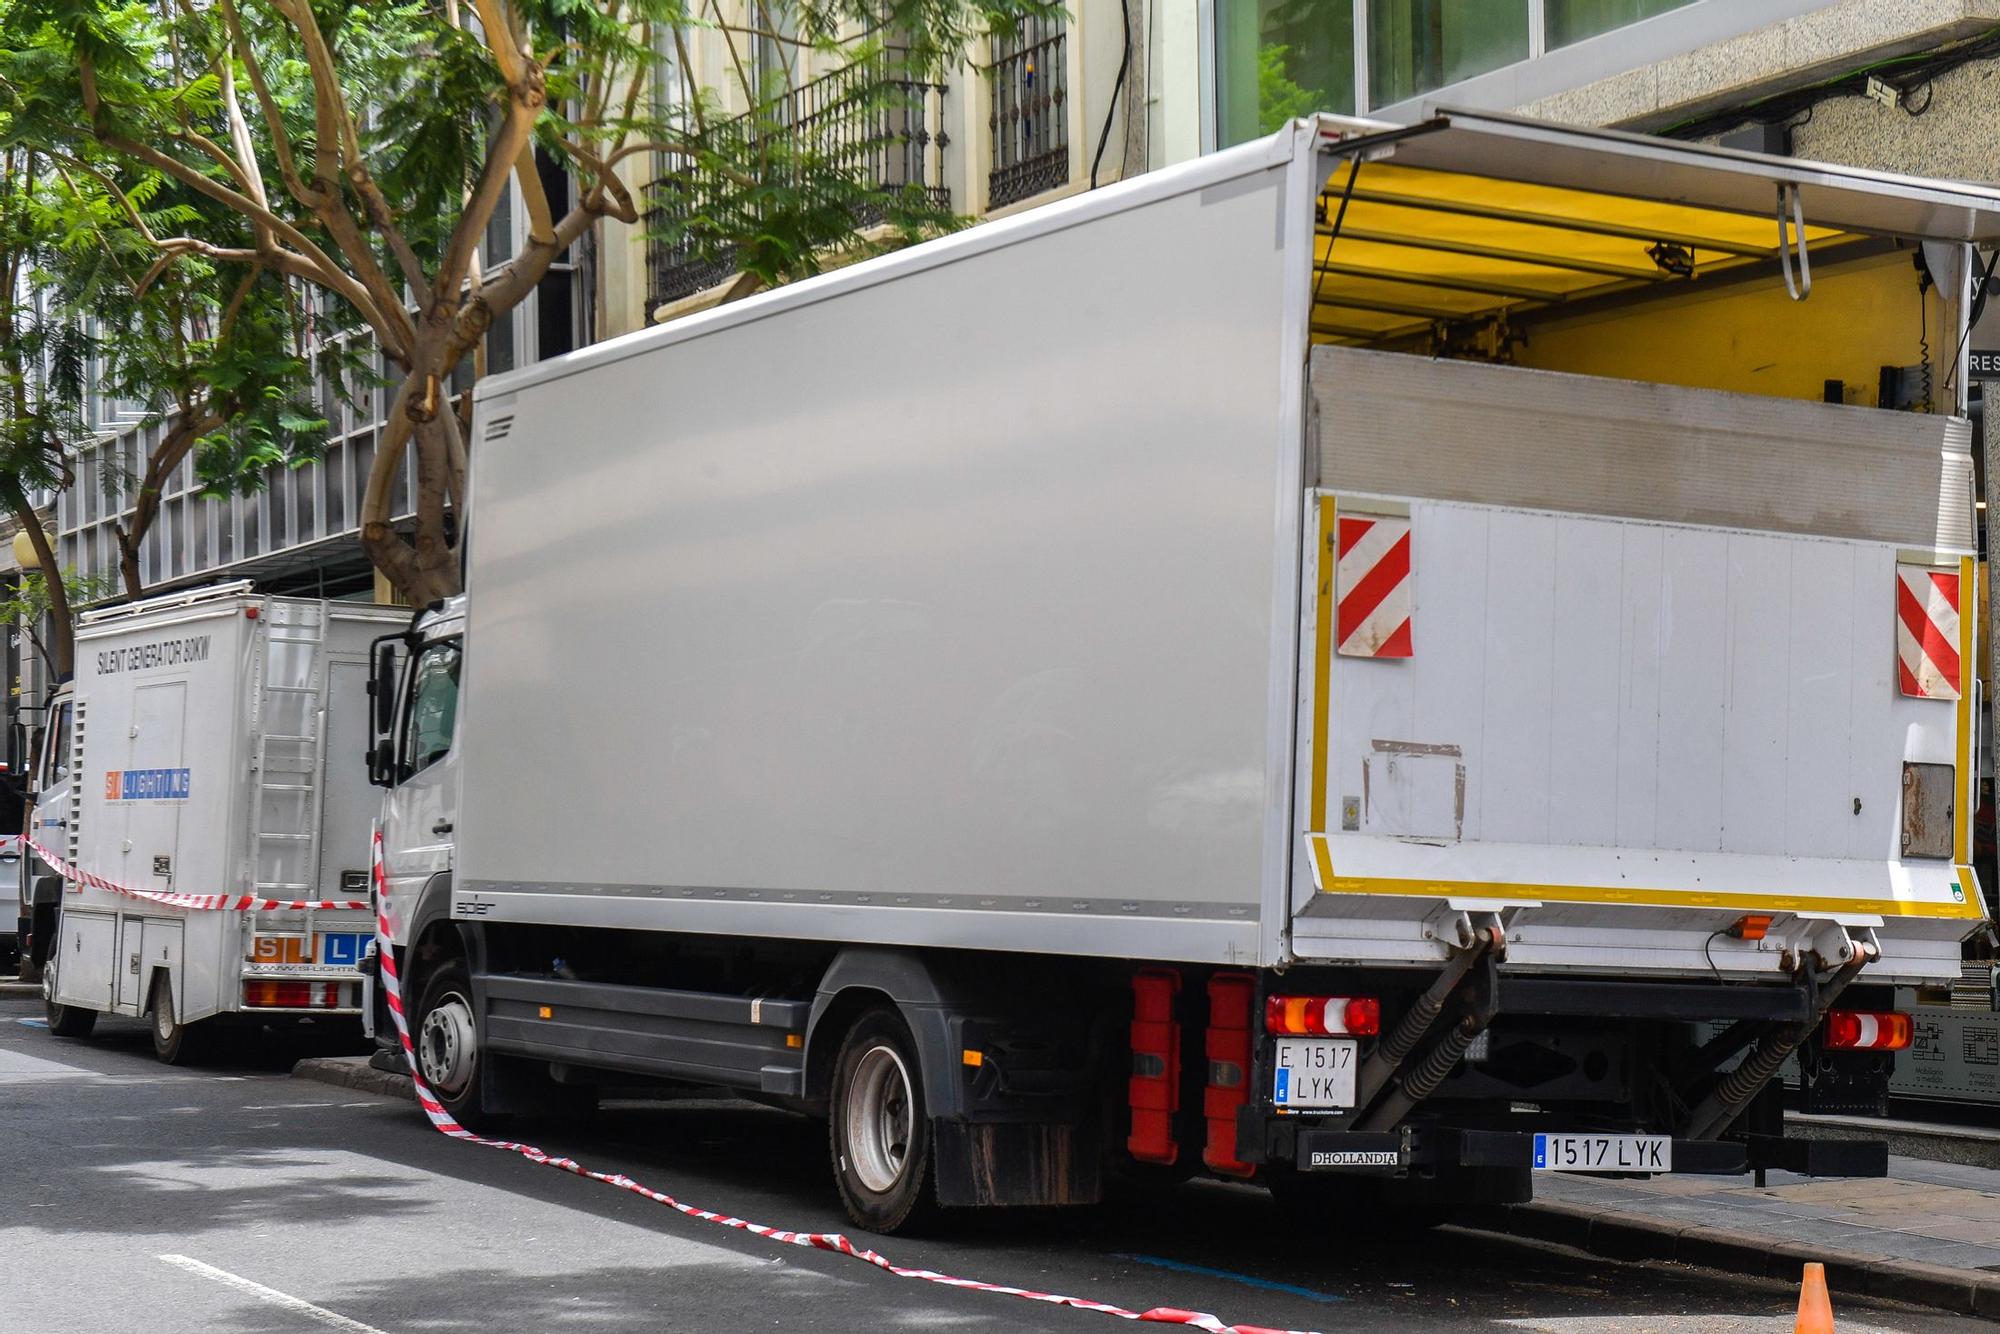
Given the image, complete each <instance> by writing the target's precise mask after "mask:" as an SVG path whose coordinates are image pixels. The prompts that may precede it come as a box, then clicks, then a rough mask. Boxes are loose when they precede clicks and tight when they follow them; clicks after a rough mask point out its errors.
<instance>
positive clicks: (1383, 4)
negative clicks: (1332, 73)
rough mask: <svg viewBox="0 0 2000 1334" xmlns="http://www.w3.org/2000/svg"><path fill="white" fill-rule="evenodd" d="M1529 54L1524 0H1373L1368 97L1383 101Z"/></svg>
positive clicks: (1375, 103) (1374, 103)
mask: <svg viewBox="0 0 2000 1334" xmlns="http://www.w3.org/2000/svg"><path fill="white" fill-rule="evenodd" d="M1527 58H1528V0H1373V3H1371V4H1370V5H1369V6H1368V101H1369V105H1370V106H1377V107H1381V106H1387V105H1388V104H1389V103H1391V102H1400V101H1402V100H1403V99H1404V98H1407V97H1416V96H1417V95H1418V94H1420V93H1428V92H1430V91H1431V90H1432V89H1434V88H1442V87H1444V86H1445V85H1446V84H1448V83H1457V82H1458V81H1459V80H1460V79H1469V78H1471V77H1472V76H1473V75H1475V74H1484V73H1485V72H1486V71H1487V70H1490V69H1498V68H1500V66H1502V65H1511V64H1513V63H1514V62H1515V61H1517V60H1526V59H1527Z"/></svg>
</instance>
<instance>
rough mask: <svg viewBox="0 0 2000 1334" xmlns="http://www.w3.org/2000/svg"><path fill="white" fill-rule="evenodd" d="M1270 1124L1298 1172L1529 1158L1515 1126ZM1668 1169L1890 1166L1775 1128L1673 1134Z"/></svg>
mask: <svg viewBox="0 0 2000 1334" xmlns="http://www.w3.org/2000/svg"><path fill="white" fill-rule="evenodd" d="M1275 1131H1276V1133H1275V1134H1274V1136H1273V1138H1274V1139H1278V1140H1280V1141H1282V1140H1283V1139H1287V1138H1289V1139H1290V1140H1291V1141H1292V1143H1291V1146H1290V1149H1289V1152H1286V1153H1284V1154H1283V1155H1282V1158H1289V1159H1290V1160H1291V1161H1293V1162H1294V1163H1295V1164H1296V1166H1297V1167H1298V1170H1299V1171H1301V1172H1359V1173H1363V1174H1373V1175H1403V1174H1405V1173H1409V1172H1413V1171H1414V1172H1426V1171H1436V1170H1438V1169H1452V1168H1461V1167H1512V1168H1528V1167H1531V1166H1532V1165H1533V1162H1534V1152H1535V1137H1534V1135H1533V1134H1532V1133H1531V1132H1528V1131H1521V1130H1460V1129H1450V1128H1437V1127H1430V1128H1424V1127H1408V1128H1406V1129H1405V1130H1402V1131H1392V1132H1389V1133H1386V1134H1364V1133H1360V1132H1356V1131H1351V1130H1322V1129H1315V1128H1312V1127H1299V1128H1296V1129H1292V1128H1290V1127H1282V1126H1281V1127H1276V1128H1275ZM1287 1132H1289V1133H1287ZM1274 1147H1282V1145H1274ZM1274 1156H1278V1155H1274ZM1673 1168H1674V1172H1675V1174H1678V1175H1687V1176H1741V1175H1743V1174H1745V1173H1748V1172H1763V1171H1785V1172H1796V1173H1798V1174H1800V1175H1802V1176H1834V1177H1880V1176H1887V1175H1888V1172H1889V1148H1888V1145H1887V1144H1885V1143H1883V1142H1881V1141H1879V1140H1800V1139H1785V1138H1782V1137H1780V1136H1776V1135H1749V1136H1745V1137H1744V1138H1742V1139H1727V1140H1713V1139H1706V1140H1705V1139H1676V1140H1674V1142H1673Z"/></svg>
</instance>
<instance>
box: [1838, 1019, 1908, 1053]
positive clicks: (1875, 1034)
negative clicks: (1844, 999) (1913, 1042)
mask: <svg viewBox="0 0 2000 1334" xmlns="http://www.w3.org/2000/svg"><path fill="white" fill-rule="evenodd" d="M1915 1028H1916V1026H1915V1025H1914V1024H1913V1023H1911V1022H1910V1016H1909V1015H1907V1014H1894V1013H1887V1012H1878V1011H1868V1010H1834V1011H1831V1012H1830V1013H1829V1014H1828V1015H1827V1016H1826V1045H1827V1048H1828V1049H1829V1050H1836V1051H1902V1050H1904V1049H1905V1048H1907V1047H1908V1046H1909V1045H1910V1039H1911V1038H1912V1037H1913V1036H1914V1035H1915Z"/></svg>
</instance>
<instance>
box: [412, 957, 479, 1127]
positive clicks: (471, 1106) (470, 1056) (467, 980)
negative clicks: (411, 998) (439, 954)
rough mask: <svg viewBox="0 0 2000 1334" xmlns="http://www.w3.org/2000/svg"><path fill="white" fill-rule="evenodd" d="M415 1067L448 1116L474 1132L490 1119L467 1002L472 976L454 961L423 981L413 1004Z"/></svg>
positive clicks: (475, 1030)
mask: <svg viewBox="0 0 2000 1334" xmlns="http://www.w3.org/2000/svg"><path fill="white" fill-rule="evenodd" d="M411 1041H412V1044H413V1045H414V1046H415V1047H416V1049H417V1070H418V1072H419V1073H420V1074H422V1075H423V1077H424V1083H426V1084H428V1085H429V1086H430V1090H431V1094H432V1096H434V1097H435V1098H436V1099H437V1100H438V1102H439V1103H441V1104H443V1106H444V1109H445V1110H446V1111H447V1112H450V1113H451V1116H452V1119H453V1120H454V1121H457V1122H458V1123H459V1124H460V1125H462V1126H465V1127H466V1128H468V1129H471V1130H477V1129H478V1128H479V1127H480V1126H481V1125H484V1124H486V1123H487V1122H488V1121H489V1120H490V1119H491V1118H489V1117H488V1116H487V1114H486V1105H485V1103H484V1101H483V1100H482V1099H481V1097H480V1069H479V1021H478V1017H477V1014H476V1012H475V1011H474V1009H473V1006H472V979H471V977H470V976H469V975H468V974H467V973H466V971H465V965H464V964H463V963H462V962H460V961H459V960H457V959H453V960H452V961H451V962H449V963H447V964H445V965H444V966H443V967H441V968H439V969H438V970H437V971H435V972H433V973H432V974H431V975H430V977H429V978H428V979H427V980H426V981H425V982H424V998H423V1002H422V1003H421V1004H420V1005H418V1007H417V1015H416V1032H415V1033H413V1034H412V1035H411Z"/></svg>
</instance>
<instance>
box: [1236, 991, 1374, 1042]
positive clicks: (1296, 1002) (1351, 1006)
mask: <svg viewBox="0 0 2000 1334" xmlns="http://www.w3.org/2000/svg"><path fill="white" fill-rule="evenodd" d="M1264 1031H1265V1032H1267V1033H1276V1034H1278V1035H1280V1036H1283V1037H1357V1038H1371V1037H1374V1036H1375V1035H1376V1034H1377V1033H1380V1032H1381V1031H1382V1002H1381V1001H1379V1000H1377V999H1375V998H1374V997H1373V996H1269V997H1266V998H1265V1000H1264Z"/></svg>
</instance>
